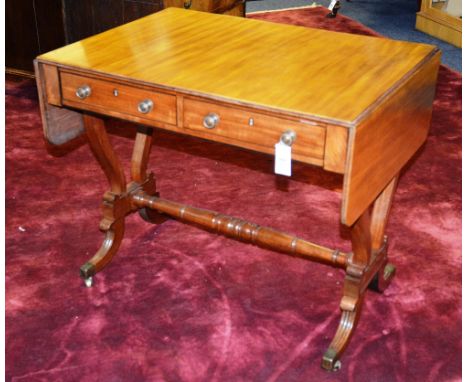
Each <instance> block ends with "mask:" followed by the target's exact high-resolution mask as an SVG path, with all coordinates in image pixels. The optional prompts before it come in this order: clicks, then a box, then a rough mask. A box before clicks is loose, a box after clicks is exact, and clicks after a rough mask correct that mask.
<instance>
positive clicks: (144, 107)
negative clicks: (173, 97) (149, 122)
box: [138, 99, 154, 114]
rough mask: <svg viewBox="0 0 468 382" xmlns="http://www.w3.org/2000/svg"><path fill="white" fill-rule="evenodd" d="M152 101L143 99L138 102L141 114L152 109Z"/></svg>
mask: <svg viewBox="0 0 468 382" xmlns="http://www.w3.org/2000/svg"><path fill="white" fill-rule="evenodd" d="M153 106H154V103H153V101H151V100H150V99H145V100H143V101H141V102H140V103H139V104H138V111H139V112H140V113H142V114H148V113H149V112H150V111H151V110H153Z"/></svg>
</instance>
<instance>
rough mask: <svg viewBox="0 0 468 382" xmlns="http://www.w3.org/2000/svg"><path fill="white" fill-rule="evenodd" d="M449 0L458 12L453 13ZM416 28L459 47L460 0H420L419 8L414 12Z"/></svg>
mask: <svg viewBox="0 0 468 382" xmlns="http://www.w3.org/2000/svg"><path fill="white" fill-rule="evenodd" d="M451 2H452V4H456V5H457V6H456V7H455V8H457V9H459V12H455V14H453V11H451V8H452V7H450V3H451ZM451 13H452V14H451ZM416 29H418V30H420V31H421V32H424V33H427V34H429V35H431V36H434V37H437V38H439V39H441V40H444V41H447V42H448V43H450V44H453V45H455V46H457V47H459V48H461V47H462V17H461V0H447V1H445V0H442V1H441V0H422V1H421V10H420V11H419V12H418V13H416Z"/></svg>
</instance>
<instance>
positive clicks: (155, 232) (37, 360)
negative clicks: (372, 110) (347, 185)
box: [6, 8, 461, 382]
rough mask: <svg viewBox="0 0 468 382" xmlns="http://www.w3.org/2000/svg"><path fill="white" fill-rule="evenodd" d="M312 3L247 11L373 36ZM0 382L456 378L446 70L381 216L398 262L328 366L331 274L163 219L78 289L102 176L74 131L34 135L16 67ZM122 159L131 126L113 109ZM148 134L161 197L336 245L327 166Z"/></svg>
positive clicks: (455, 167)
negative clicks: (335, 368) (66, 140)
mask: <svg viewBox="0 0 468 382" xmlns="http://www.w3.org/2000/svg"><path fill="white" fill-rule="evenodd" d="M324 13H326V10H324V9H317V8H316V9H302V10H292V11H284V12H272V13H265V14H256V15H253V16H252V17H254V18H257V19H266V20H270V21H274V22H283V23H289V24H297V25H303V26H309V27H321V28H322V27H326V28H329V29H333V30H337V31H344V32H350V33H362V34H368V35H372V34H374V33H373V32H372V31H371V30H369V29H368V28H365V27H363V26H362V25H360V24H358V23H356V22H354V21H352V20H350V19H348V18H345V17H343V16H339V17H338V18H337V19H335V20H333V21H330V20H325V19H323V15H324ZM6 94H7V96H6V190H7V195H6V208H7V211H6V212H7V216H6V380H7V381H81V380H86V381H87V382H90V381H106V382H107V381H456V380H461V76H460V75H459V74H457V73H455V72H453V71H450V70H449V69H447V68H445V67H441V70H440V73H439V79H438V87H437V94H436V100H435V103H434V114H433V120H432V126H431V131H430V136H429V139H428V141H427V143H426V144H425V145H424V147H423V148H422V149H421V150H420V151H419V152H418V153H417V155H416V156H415V158H414V159H413V160H412V161H411V163H410V165H409V166H407V168H406V169H405V171H404V172H403V174H402V177H401V180H400V184H399V188H398V191H397V193H396V196H395V202H394V207H393V209H392V214H391V217H390V221H389V226H388V235H389V237H390V245H389V256H390V258H391V261H392V262H393V263H394V264H395V265H396V266H397V276H396V278H395V279H394V281H393V283H392V285H391V286H390V287H389V288H388V289H387V290H386V292H385V293H384V294H383V295H379V294H375V293H368V294H367V297H366V300H365V305H364V309H363V314H362V317H361V321H360V324H359V326H358V329H357V331H356V333H355V335H354V337H353V339H352V342H351V344H350V346H349V347H348V349H347V352H346V354H345V356H344V357H343V367H342V369H341V371H339V372H337V373H327V372H325V371H323V370H321V369H320V360H321V356H322V354H323V352H324V351H325V349H326V348H327V346H328V344H329V342H330V340H331V338H332V336H333V335H334V332H335V330H336V327H337V325H338V320H339V313H340V312H339V308H338V304H339V300H340V295H341V288H342V281H343V272H342V271H339V270H336V269H333V268H328V267H325V266H323V265H319V264H316V263H312V262H308V261H306V260H302V259H297V258H293V257H289V256H286V255H281V254H277V253H274V252H271V251H268V250H264V249H259V248H256V247H253V246H249V245H244V244H241V243H238V242H235V241H232V240H229V239H226V238H223V237H219V236H215V235H213V234H210V233H207V232H204V231H201V230H199V229H197V228H195V227H190V226H186V225H182V224H181V223H178V222H175V221H167V222H165V223H164V224H162V225H159V226H154V225H150V224H147V223H145V222H143V221H141V220H140V219H139V217H138V216H136V215H134V216H131V217H129V218H128V219H127V222H128V223H127V229H126V233H125V239H124V241H123V244H122V246H121V249H120V251H119V253H118V254H117V256H116V258H115V259H114V261H113V262H112V264H111V265H109V266H108V267H107V268H106V269H105V270H104V271H103V272H101V273H100V274H99V275H98V276H97V277H96V283H95V286H94V287H93V288H91V289H86V288H85V287H84V285H83V283H82V281H81V280H80V279H79V277H78V269H79V266H80V265H81V264H82V263H84V262H85V261H86V260H87V259H88V258H89V257H91V256H92V254H93V253H94V251H95V250H96V249H97V248H98V247H99V245H100V243H101V241H102V238H103V236H102V234H101V233H100V232H99V230H98V222H99V220H100V213H99V205H100V200H101V197H102V194H103V192H104V191H105V190H106V189H107V184H106V182H105V180H104V177H103V175H102V173H101V170H100V168H99V167H98V165H97V163H96V162H95V160H94V158H93V157H92V155H91V153H90V151H89V149H88V147H87V146H86V145H85V143H86V141H85V138H83V137H81V138H79V139H77V140H76V141H74V142H72V143H71V144H69V145H67V146H66V147H62V148H59V149H57V148H53V147H48V149H47V150H46V148H45V147H44V142H43V138H42V132H41V121H40V115H39V108H38V103H37V96H36V88H35V85H34V83H33V82H32V81H23V82H19V83H17V82H10V81H7V83H6ZM109 132H110V133H111V140H112V143H113V144H114V146H115V148H116V150H117V152H118V153H119V154H120V155H121V159H122V161H123V162H124V163H129V162H128V161H129V159H130V155H131V149H132V140H131V138H132V136H133V134H134V129H133V128H132V127H130V125H128V124H126V123H123V122H117V121H112V122H111V123H110V124H109ZM272 167H273V164H272V159H271V158H270V157H268V156H266V155H262V154H258V153H253V152H250V151H247V150H239V149H235V148H232V147H229V146H224V145H221V144H216V143H208V142H205V141H202V140H199V139H195V138H187V137H185V138H182V137H179V136H177V135H175V134H172V133H168V132H163V131H157V132H156V134H155V140H154V147H153V151H152V155H151V159H150V168H151V169H153V170H154V172H155V175H156V178H157V180H158V188H159V191H160V192H161V195H162V196H163V197H165V198H168V199H173V200H177V201H180V202H182V203H190V204H192V205H195V206H199V207H203V208H208V209H214V210H218V211H222V212H225V213H227V214H231V215H235V216H241V217H244V218H246V219H248V220H251V221H254V222H257V223H259V224H263V225H267V226H272V227H275V228H278V229H281V230H284V231H286V232H291V233H296V234H297V235H299V236H301V237H304V238H306V239H309V240H311V241H316V242H318V243H321V244H323V245H326V246H329V247H332V248H333V247H339V248H341V249H343V250H349V249H350V248H349V244H348V242H347V240H348V239H349V236H348V233H347V232H346V230H344V229H342V228H341V227H340V226H339V223H338V222H339V204H340V197H339V193H338V192H337V191H339V190H340V187H341V183H342V177H341V176H338V175H334V174H330V173H326V172H323V171H321V170H319V169H316V168H314V167H311V166H306V165H302V164H298V163H295V164H294V166H293V174H294V176H293V177H292V178H290V179H285V178H283V177H278V176H275V175H274V174H272Z"/></svg>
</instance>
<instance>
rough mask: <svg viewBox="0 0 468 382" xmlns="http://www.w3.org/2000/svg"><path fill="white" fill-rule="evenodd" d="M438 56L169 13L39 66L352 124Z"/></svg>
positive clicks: (61, 52)
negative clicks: (52, 65) (85, 71)
mask: <svg viewBox="0 0 468 382" xmlns="http://www.w3.org/2000/svg"><path fill="white" fill-rule="evenodd" d="M434 51H435V48H434V47H433V46H430V45H423V44H414V43H408V42H401V41H394V40H388V39H382V38H376V37H367V36H358V35H351V34H345V33H337V32H329V31H323V30H319V29H312V28H305V27H297V26H290V25H284V24H275V23H269V22H264V21H257V20H246V19H243V18H237V17H232V16H224V15H213V14H209V13H204V12H196V11H187V10H184V9H179V8H169V9H166V10H164V11H161V12H158V13H155V14H153V15H150V16H147V17H144V18H142V19H139V20H137V21H134V22H132V23H129V24H126V25H123V26H120V27H118V28H115V29H112V30H110V31H107V32H104V33H101V34H99V35H96V36H93V37H90V38H88V39H85V40H82V41H80V42H78V43H74V44H71V45H68V46H66V47H63V48H60V49H57V50H55V51H52V52H49V53H46V54H44V55H42V56H40V57H39V59H40V60H41V61H51V62H57V63H59V64H62V65H65V66H72V67H78V68H82V69H88V70H91V71H97V72H102V73H106V74H111V75H115V76H120V77H124V78H131V79H134V80H140V81H143V82H147V83H153V84H159V85H164V86H168V87H170V88H175V89H185V90H190V91H193V92H197V93H202V94H208V95H214V96H220V97H223V98H224V99H228V100H236V101H240V102H245V103H249V104H253V105H263V106H267V107H270V108H278V109H283V110H287V111H293V112H297V113H301V114H307V115H312V116H317V117H323V118H326V119H331V120H336V121H344V122H345V123H351V122H352V121H354V120H355V119H356V118H357V117H358V116H359V115H361V114H362V113H363V112H364V111H365V110H366V108H368V107H369V106H371V105H372V104H375V102H376V100H377V99H378V98H379V97H380V96H382V95H384V94H385V93H386V92H387V91H388V90H389V89H390V88H391V87H392V86H394V85H395V84H396V83H398V81H399V80H400V79H401V78H402V77H403V76H405V74H407V73H408V72H410V71H411V70H413V69H414V68H415V67H416V66H417V65H418V63H420V62H421V61H423V60H424V59H427V57H428V56H429V55H430V54H431V53H433V52H434Z"/></svg>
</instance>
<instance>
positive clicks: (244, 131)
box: [183, 98, 325, 164]
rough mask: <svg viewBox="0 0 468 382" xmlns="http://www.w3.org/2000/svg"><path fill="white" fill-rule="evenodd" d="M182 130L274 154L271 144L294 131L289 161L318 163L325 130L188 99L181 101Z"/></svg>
mask: <svg viewBox="0 0 468 382" xmlns="http://www.w3.org/2000/svg"><path fill="white" fill-rule="evenodd" d="M183 124H184V128H186V129H190V130H194V131H197V132H201V133H202V134H203V135H204V136H208V135H209V136H213V135H215V136H218V137H223V138H224V139H223V141H225V142H227V143H232V144H234V145H237V146H244V147H247V148H254V149H260V150H261V151H263V152H267V153H272V152H274V147H275V143H278V141H279V140H280V138H281V135H282V134H283V133H285V132H286V131H288V130H290V131H294V132H295V133H296V139H295V141H294V143H293V145H292V155H293V159H296V160H300V161H302V162H307V163H312V164H321V163H323V157H324V146H325V127H323V126H320V125H318V124H314V123H313V122H310V123H305V122H304V123H302V122H297V121H293V120H290V119H285V118H282V117H281V118H280V117H275V116H270V115H267V114H263V113H259V112H253V111H250V110H248V109H242V108H233V107H230V106H229V107H228V106H223V105H219V104H215V103H211V102H204V101H199V100H195V99H191V98H186V99H184V117H183Z"/></svg>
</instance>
